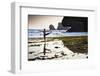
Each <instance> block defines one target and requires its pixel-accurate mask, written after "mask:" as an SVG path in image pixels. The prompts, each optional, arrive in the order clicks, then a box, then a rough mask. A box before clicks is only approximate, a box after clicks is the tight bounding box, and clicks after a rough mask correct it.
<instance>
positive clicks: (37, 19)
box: [28, 15, 63, 29]
mask: <svg viewBox="0 0 100 76" xmlns="http://www.w3.org/2000/svg"><path fill="white" fill-rule="evenodd" d="M62 19H63V16H41V15H29V16H28V26H29V29H44V28H46V29H49V25H50V24H52V25H54V27H55V28H57V26H58V22H62Z"/></svg>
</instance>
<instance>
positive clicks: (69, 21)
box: [62, 17, 88, 32]
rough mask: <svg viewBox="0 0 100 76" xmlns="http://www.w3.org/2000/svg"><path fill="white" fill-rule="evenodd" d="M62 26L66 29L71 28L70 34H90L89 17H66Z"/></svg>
mask: <svg viewBox="0 0 100 76" xmlns="http://www.w3.org/2000/svg"><path fill="white" fill-rule="evenodd" d="M62 25H63V26H64V27H67V26H70V27H71V29H70V30H68V31H69V32H88V18H87V17H64V18H63V20H62Z"/></svg>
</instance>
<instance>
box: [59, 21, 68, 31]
mask: <svg viewBox="0 0 100 76" xmlns="http://www.w3.org/2000/svg"><path fill="white" fill-rule="evenodd" d="M67 29H68V27H65V26H63V25H62V23H60V22H59V23H58V27H57V30H67Z"/></svg>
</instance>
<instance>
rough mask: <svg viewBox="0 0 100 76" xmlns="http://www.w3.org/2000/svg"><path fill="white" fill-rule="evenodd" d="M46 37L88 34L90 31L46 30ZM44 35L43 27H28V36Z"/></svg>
mask: <svg viewBox="0 0 100 76" xmlns="http://www.w3.org/2000/svg"><path fill="white" fill-rule="evenodd" d="M46 33H48V35H46V37H66V36H87V35H88V32H68V31H66V30H46ZM41 37H43V30H42V29H28V38H41Z"/></svg>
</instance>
